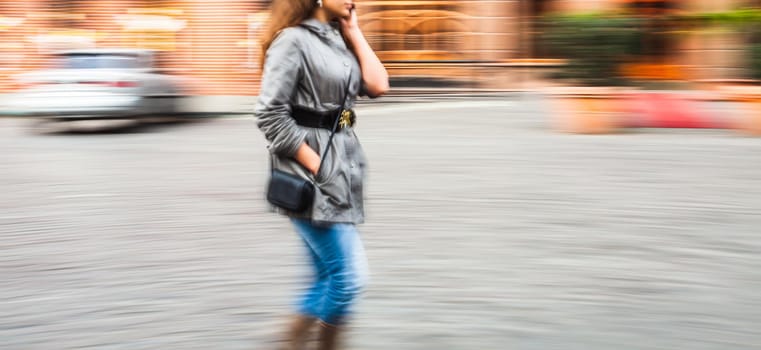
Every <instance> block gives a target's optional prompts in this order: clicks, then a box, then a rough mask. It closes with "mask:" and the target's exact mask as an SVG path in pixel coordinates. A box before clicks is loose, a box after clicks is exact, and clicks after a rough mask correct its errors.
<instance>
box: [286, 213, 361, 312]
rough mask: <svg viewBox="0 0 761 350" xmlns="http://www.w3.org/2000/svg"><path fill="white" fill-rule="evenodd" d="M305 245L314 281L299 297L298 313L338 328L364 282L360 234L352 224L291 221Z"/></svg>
mask: <svg viewBox="0 0 761 350" xmlns="http://www.w3.org/2000/svg"><path fill="white" fill-rule="evenodd" d="M291 221H292V222H293V225H294V226H295V227H296V231H297V232H298V234H299V235H300V236H301V238H302V239H303V240H304V243H306V246H307V250H308V251H309V255H310V257H311V262H312V265H313V266H314V271H315V279H314V282H313V284H312V286H311V288H309V289H308V290H307V292H306V293H305V294H304V295H303V296H302V298H301V301H300V303H299V304H300V305H299V312H300V313H302V314H304V315H309V316H312V317H316V318H318V319H320V320H321V321H323V322H325V323H328V324H332V325H337V324H340V323H342V322H343V321H344V320H345V318H346V316H347V315H348V314H349V312H350V311H351V310H350V309H351V306H352V305H353V304H354V302H355V301H356V298H357V296H358V295H359V293H360V292H361V291H362V289H363V288H364V286H365V285H366V283H367V279H368V268H367V258H366V257H365V249H364V248H363V247H362V241H361V240H360V238H359V232H357V229H356V227H355V226H354V225H352V224H330V225H328V226H316V225H312V223H311V222H310V221H308V220H302V219H291Z"/></svg>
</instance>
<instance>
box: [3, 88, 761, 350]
mask: <svg viewBox="0 0 761 350" xmlns="http://www.w3.org/2000/svg"><path fill="white" fill-rule="evenodd" d="M358 114H359V124H358V129H357V132H358V134H359V136H360V140H361V141H362V143H363V145H364V147H365V151H366V153H367V155H368V158H369V160H370V173H369V178H368V185H367V186H368V187H367V202H366V203H367V214H368V215H367V216H368V222H367V224H364V225H362V226H361V227H360V231H361V233H362V236H363V240H364V243H365V246H366V249H367V254H368V259H369V264H370V269H371V273H372V276H371V281H370V284H369V286H368V289H367V291H366V293H365V294H364V296H363V298H362V300H361V302H360V303H359V304H358V306H357V310H356V311H357V313H356V315H355V317H354V322H353V323H352V325H351V328H350V329H349V330H348V335H349V339H347V345H348V348H349V349H359V350H380V349H394V350H396V349H400V350H402V349H410V350H413V349H452V350H459V349H462V350H470V349H474V350H481V349H526V350H540V349H541V350H549V349H559V350H571V349H574V350H575V349H579V350H598V349H599V350H610V349H627V350H628V349H632V350H635V349H637V350H639V349H642V350H645V349H669V350H677V349H679V350H681V349H690V350H701V349H706V350H707V349H712V350H713V349H716V350H719V349H721V350H726V349H757V348H758V346H759V344H761V332H759V324H761V293H759V290H761V254H759V253H761V236H760V234H761V213H760V211H761V139H758V138H749V137H743V136H740V135H738V134H736V133H734V132H732V131H726V130H635V131H632V132H627V133H622V134H616V135H568V134H560V133H555V132H553V131H552V130H551V129H550V127H549V120H548V109H547V103H546V101H544V100H542V99H539V98H536V97H531V96H520V95H519V96H514V97H509V98H508V97H505V98H500V99H494V98H492V99H485V100H482V101H481V100H468V99H452V100H449V101H447V100H444V101H437V102H409V101H408V102H403V103H401V102H400V103H382V104H364V105H362V106H360V107H359V111H358ZM109 123H111V122H109ZM85 124H86V123H85ZM105 124H107V123H101V124H100V125H96V126H95V131H93V125H92V123H90V124H86V125H83V124H79V125H77V124H71V125H68V126H66V127H64V128H63V129H64V132H47V133H39V132H35V129H34V128H32V125H31V122H30V121H29V120H25V119H18V118H15V119H13V118H6V119H0V193H2V197H0V198H2V199H1V200H0V237H1V238H2V240H0V281H1V282H0V286H1V287H0V349H3V350H16V349H18V350H27V349H46V350H47V349H51V350H64V349H130V350H132V349H146V350H148V349H150V350H158V349H161V350H164V349H167V350H168V349H182V350H188V349H215V350H216V349H231V350H232V349H272V348H274V347H275V346H276V345H277V343H276V340H277V339H278V337H279V332H280V330H281V328H282V326H283V324H284V321H285V319H286V316H287V315H288V313H289V311H290V310H291V305H292V303H293V301H294V297H295V296H296V295H297V293H298V292H299V290H300V288H302V287H303V286H304V285H305V284H306V282H307V278H308V276H309V266H308V265H307V264H306V260H305V255H304V251H303V247H302V246H301V242H300V241H299V239H298V238H297V237H296V235H295V233H294V232H293V230H292V229H291V228H290V226H289V224H288V222H287V221H286V220H285V219H284V218H282V217H278V216H276V215H274V214H272V213H270V212H269V211H268V209H267V206H266V203H265V202H264V199H263V189H264V185H265V181H266V174H267V161H266V157H265V148H264V147H265V143H264V140H263V137H262V136H261V134H260V133H259V131H258V130H257V129H256V126H255V123H254V120H253V119H252V118H251V117H240V116H238V117H231V118H219V119H204V120H201V121H196V122H192V123H175V124H154V125H149V126H139V127H123V126H120V127H119V128H117V129H110V128H109V127H108V125H106V126H105V127H104V125H105ZM36 130H38V131H39V128H37V129H36ZM66 130H68V131H66ZM73 131H77V132H73Z"/></svg>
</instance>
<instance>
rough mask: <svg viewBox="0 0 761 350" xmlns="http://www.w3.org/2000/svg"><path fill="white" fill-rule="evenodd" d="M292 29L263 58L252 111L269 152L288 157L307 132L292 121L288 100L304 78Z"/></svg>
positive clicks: (283, 33) (296, 38)
mask: <svg viewBox="0 0 761 350" xmlns="http://www.w3.org/2000/svg"><path fill="white" fill-rule="evenodd" d="M298 34H299V33H298V31H297V30H295V28H288V29H285V30H283V31H282V32H281V33H280V34H279V35H278V37H277V38H275V40H274V41H273V42H272V45H270V47H269V49H268V50H267V53H266V56H265V63H264V70H263V73H262V84H261V89H260V90H261V92H260V94H259V98H258V99H257V102H256V107H254V115H255V116H256V125H257V126H258V127H259V129H260V130H261V131H262V132H263V133H264V137H265V138H266V139H267V141H269V143H270V150H271V151H272V152H273V153H275V154H277V155H280V156H286V157H291V156H293V155H295V154H296V151H297V150H298V148H299V146H301V144H302V143H303V142H304V138H305V137H306V131H305V130H303V129H302V128H300V127H299V126H298V125H297V124H296V122H295V120H294V119H293V118H291V100H292V97H293V96H294V93H295V91H296V87H297V86H298V84H299V81H301V78H302V76H303V74H304V56H303V55H302V53H301V50H300V48H299V36H298Z"/></svg>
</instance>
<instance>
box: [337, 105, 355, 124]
mask: <svg viewBox="0 0 761 350" xmlns="http://www.w3.org/2000/svg"><path fill="white" fill-rule="evenodd" d="M351 124H352V120H351V110H348V109H344V110H343V111H342V112H341V119H339V120H338V126H340V127H341V128H345V127H347V126H351Z"/></svg>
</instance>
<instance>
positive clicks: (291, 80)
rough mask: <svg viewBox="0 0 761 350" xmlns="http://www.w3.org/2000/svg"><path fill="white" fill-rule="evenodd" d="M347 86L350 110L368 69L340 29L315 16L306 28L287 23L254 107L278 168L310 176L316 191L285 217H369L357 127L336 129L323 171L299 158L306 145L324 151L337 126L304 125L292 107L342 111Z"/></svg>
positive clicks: (268, 61)
mask: <svg viewBox="0 0 761 350" xmlns="http://www.w3.org/2000/svg"><path fill="white" fill-rule="evenodd" d="M350 77H351V78H350ZM349 80H351V81H349ZM347 84H350V86H349V95H348V97H347V108H350V107H351V106H353V104H354V101H355V100H356V97H357V95H359V94H363V95H364V88H363V85H362V73H361V71H360V67H359V62H358V61H357V59H356V57H355V56H354V55H353V54H352V53H351V51H349V49H348V48H347V47H346V44H345V43H344V41H343V39H342V38H341V34H340V33H339V32H338V30H337V29H335V28H333V27H332V26H330V25H328V24H325V23H322V22H320V21H318V20H315V19H310V20H307V21H305V22H303V23H302V25H301V26H296V27H290V28H286V29H284V30H283V31H282V32H280V33H279V34H278V36H277V37H276V38H275V40H274V41H273V42H272V45H271V46H270V48H269V49H268V50H267V53H266V60H265V64H264V71H263V73H262V85H261V92H260V95H259V98H258V101H257V104H256V107H255V109H254V115H255V116H256V118H257V126H258V127H259V129H261V131H262V132H263V133H264V136H265V138H266V139H267V141H269V150H270V153H271V156H272V161H273V166H274V167H275V168H276V169H280V170H283V171H287V172H289V173H293V174H297V175H299V176H301V177H303V178H306V179H309V180H311V181H312V182H313V183H314V184H315V188H316V189H317V191H315V192H316V193H315V200H314V204H313V205H312V208H311V209H310V210H308V211H307V212H306V213H303V214H295V213H289V212H284V211H282V210H280V211H281V212H283V213H284V214H286V215H289V216H292V217H301V218H309V219H311V220H312V221H315V222H326V223H338V222H340V223H353V224H358V223H362V222H364V208H363V185H364V179H365V168H366V161H365V156H364V152H363V151H362V147H361V146H360V144H359V141H358V140H357V136H356V134H355V133H354V130H353V128H351V127H347V128H344V129H342V130H341V131H339V132H337V133H336V135H335V136H334V138H333V146H332V147H331V148H330V151H329V153H328V155H327V156H326V157H325V159H324V160H323V163H324V164H323V165H322V168H321V170H320V172H319V173H318V174H317V176H313V175H312V174H311V172H309V171H308V170H306V169H305V168H304V167H302V166H301V165H300V164H299V163H298V162H297V161H296V160H295V159H294V158H293V156H294V155H295V153H296V150H297V149H298V148H299V146H300V145H301V144H302V142H306V143H307V144H308V145H309V146H311V147H312V148H313V149H314V150H315V151H316V152H317V153H318V154H319V155H320V156H322V153H323V152H324V150H325V147H326V146H327V143H328V138H329V137H330V130H327V129H321V128H308V127H303V126H299V125H297V124H296V123H295V121H294V120H293V118H291V116H290V112H291V108H292V107H293V106H299V107H302V108H306V109H310V110H315V111H319V112H325V111H329V110H335V109H338V108H340V107H341V101H340V99H341V96H343V95H344V94H345V90H346V86H347Z"/></svg>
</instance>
